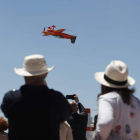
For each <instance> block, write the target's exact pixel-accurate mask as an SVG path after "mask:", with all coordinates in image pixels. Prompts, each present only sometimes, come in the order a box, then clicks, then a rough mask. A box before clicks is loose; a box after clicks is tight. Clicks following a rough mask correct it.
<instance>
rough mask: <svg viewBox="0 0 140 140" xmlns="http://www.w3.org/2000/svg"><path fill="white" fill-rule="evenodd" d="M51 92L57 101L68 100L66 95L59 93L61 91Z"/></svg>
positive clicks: (52, 90)
mask: <svg viewBox="0 0 140 140" xmlns="http://www.w3.org/2000/svg"><path fill="white" fill-rule="evenodd" d="M50 91H51V94H52V96H53V97H54V98H55V99H57V100H58V99H59V100H61V99H62V100H64V99H65V100H66V98H65V97H64V95H63V94H62V93H61V92H59V91H56V90H54V89H50Z"/></svg>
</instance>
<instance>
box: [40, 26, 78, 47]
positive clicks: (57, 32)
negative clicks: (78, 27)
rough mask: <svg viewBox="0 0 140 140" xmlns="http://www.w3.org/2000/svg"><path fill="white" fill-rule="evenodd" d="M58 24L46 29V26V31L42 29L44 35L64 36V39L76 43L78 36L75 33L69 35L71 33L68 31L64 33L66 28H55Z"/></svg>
mask: <svg viewBox="0 0 140 140" xmlns="http://www.w3.org/2000/svg"><path fill="white" fill-rule="evenodd" d="M55 27H56V26H54V25H53V26H52V28H51V27H48V30H45V27H44V31H42V33H44V34H43V36H48V35H52V36H54V37H57V38H62V39H70V40H71V43H73V44H74V43H75V40H76V37H77V36H74V35H69V34H66V33H62V32H64V31H65V30H66V29H58V30H54V28H55Z"/></svg>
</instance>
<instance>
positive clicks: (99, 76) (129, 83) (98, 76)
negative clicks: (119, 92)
mask: <svg viewBox="0 0 140 140" xmlns="http://www.w3.org/2000/svg"><path fill="white" fill-rule="evenodd" d="M104 74H105V72H96V73H95V75H94V76H95V79H96V80H97V81H98V82H99V83H100V84H102V85H104V86H107V87H112V88H126V87H129V86H132V85H134V84H135V80H134V79H133V78H132V77H130V76H128V78H127V83H126V84H125V85H123V86H117V85H114V84H110V83H109V82H107V81H106V80H105V79H104Z"/></svg>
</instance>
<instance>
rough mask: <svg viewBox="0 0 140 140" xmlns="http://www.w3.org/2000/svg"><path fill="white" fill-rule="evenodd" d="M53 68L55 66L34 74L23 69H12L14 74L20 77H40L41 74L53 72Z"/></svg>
mask: <svg viewBox="0 0 140 140" xmlns="http://www.w3.org/2000/svg"><path fill="white" fill-rule="evenodd" d="M54 68H55V66H53V67H51V68H47V69H46V70H44V71H36V72H29V71H26V70H24V69H19V68H14V71H15V73H16V74H18V75H20V76H37V75H42V74H45V73H48V72H50V71H51V70H53V69H54Z"/></svg>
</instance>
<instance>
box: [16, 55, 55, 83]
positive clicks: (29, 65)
mask: <svg viewBox="0 0 140 140" xmlns="http://www.w3.org/2000/svg"><path fill="white" fill-rule="evenodd" d="M53 69H54V66H53V67H51V68H47V63H46V61H45V58H44V56H43V55H39V54H35V55H29V56H26V57H25V58H24V62H23V68H22V69H18V68H15V69H14V70H15V73H16V74H18V75H20V76H24V77H25V82H26V84H30V85H42V84H43V82H44V79H45V78H46V76H47V74H48V72H49V71H51V70H53Z"/></svg>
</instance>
